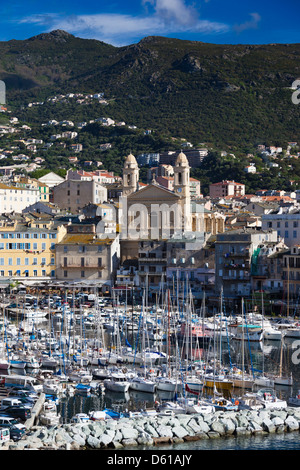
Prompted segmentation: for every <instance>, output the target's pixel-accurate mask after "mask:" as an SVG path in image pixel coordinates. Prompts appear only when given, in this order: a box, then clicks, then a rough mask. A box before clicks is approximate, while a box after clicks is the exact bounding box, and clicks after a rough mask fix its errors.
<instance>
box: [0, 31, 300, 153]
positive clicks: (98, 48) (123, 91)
mask: <svg viewBox="0 0 300 470" xmlns="http://www.w3.org/2000/svg"><path fill="white" fill-rule="evenodd" d="M299 59H300V44H267V45H218V44H208V43H202V42H197V41H185V40H179V39H172V38H165V37H157V36H155V37H146V38H144V39H143V40H141V41H140V42H139V43H137V44H132V45H129V46H126V47H114V46H112V45H109V44H105V43H103V42H101V41H97V40H91V39H81V38H78V37H75V36H73V35H71V34H69V33H67V32H65V31H61V30H56V31H52V32H50V33H43V34H39V35H37V36H34V37H32V38H29V39H26V40H22V41H20V40H11V41H7V42H1V43H0V79H2V80H4V81H5V83H6V86H7V101H8V102H9V104H11V105H12V107H13V106H15V107H17V106H20V105H21V104H22V103H23V104H26V103H27V102H28V101H31V100H33V99H39V98H43V97H46V96H49V94H51V93H59V92H62V93H64V92H88V93H93V92H99V91H102V92H104V93H105V96H106V97H108V98H109V99H110V100H112V101H111V105H110V107H109V113H110V116H111V117H113V118H114V119H120V120H124V121H126V122H132V123H134V124H136V125H137V126H138V127H141V128H151V129H156V130H157V131H159V132H163V133H165V134H167V135H170V136H176V137H182V138H187V139H188V140H191V141H193V142H194V143H195V144H197V143H199V142H206V143H209V144H212V145H214V146H215V147H218V148H222V147H226V148H232V149H235V148H238V147H239V148H243V149H245V151H247V150H249V149H251V147H252V146H253V145H255V144H257V143H270V144H274V145H276V144H281V145H284V144H285V142H288V141H298V140H299V130H298V126H299V124H298V123H299V117H300V106H299V105H298V106H297V105H295V104H293V103H292V99H291V97H292V91H291V89H290V87H291V86H292V83H293V82H294V80H296V79H297V78H300V60H299ZM107 113H108V111H107ZM31 119H34V117H33V115H32V116H31Z"/></svg>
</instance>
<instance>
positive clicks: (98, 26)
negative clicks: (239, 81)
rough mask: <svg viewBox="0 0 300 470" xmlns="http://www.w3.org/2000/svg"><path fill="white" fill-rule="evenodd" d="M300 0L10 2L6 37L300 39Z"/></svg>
mask: <svg viewBox="0 0 300 470" xmlns="http://www.w3.org/2000/svg"><path fill="white" fill-rule="evenodd" d="M299 13H300V1H299V0H284V1H282V0H281V1H279V0H273V1H271V0H251V1H250V0H239V1H233V0H132V1H126V0H111V1H108V0H106V1H104V0H64V1H62V0H60V1H59V0H51V2H43V1H41V0H27V1H20V0H10V1H6V2H3V0H2V1H1V3H0V41H9V40H11V39H28V38H30V37H32V36H35V35H37V34H40V33H44V32H50V31H52V30H55V29H62V30H64V31H67V32H69V33H71V34H74V35H75V36H77V37H81V38H86V39H98V40H100V41H103V42H106V43H108V44H112V45H114V46H125V45H129V44H135V43H137V42H139V41H140V40H141V39H143V38H144V37H146V36H164V37H172V38H178V39H187V40H192V41H203V42H208V43H215V44H270V43H298V42H300V41H299V36H300V34H299V33H300V27H299Z"/></svg>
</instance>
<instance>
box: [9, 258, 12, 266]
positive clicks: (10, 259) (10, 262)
mask: <svg viewBox="0 0 300 470" xmlns="http://www.w3.org/2000/svg"><path fill="white" fill-rule="evenodd" d="M12 264H13V260H12V258H8V265H9V266H12Z"/></svg>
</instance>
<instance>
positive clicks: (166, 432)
mask: <svg viewBox="0 0 300 470" xmlns="http://www.w3.org/2000/svg"><path fill="white" fill-rule="evenodd" d="M299 429H300V408H292V407H288V408H286V409H284V410H267V409H261V410H241V411H216V412H214V413H211V414H200V413H198V414H189V415H188V414H178V415H174V416H161V415H157V416H147V417H144V416H136V417H134V418H120V419H117V420H114V419H108V420H103V421H87V422H84V423H76V424H59V425H55V426H50V427H47V426H40V425H33V426H32V427H31V428H30V429H29V430H28V432H27V434H26V436H24V437H23V438H22V439H21V440H20V441H18V442H12V441H8V442H6V443H5V444H4V445H3V446H2V447H1V450H5V449H6V450H24V449H37V450H88V449H112V450H113V449H115V450H120V449H128V448H135V449H139V448H143V449H145V448H147V447H150V446H159V445H160V444H170V445H176V444H177V443H182V442H187V441H196V440H199V439H221V438H222V437H223V438H224V437H228V436H232V438H234V437H238V436H250V435H268V434H272V433H288V432H299Z"/></svg>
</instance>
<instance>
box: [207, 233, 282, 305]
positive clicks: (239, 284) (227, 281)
mask: <svg viewBox="0 0 300 470" xmlns="http://www.w3.org/2000/svg"><path fill="white" fill-rule="evenodd" d="M266 242H277V232H276V230H268V231H267V230H256V229H250V228H245V229H241V230H231V231H228V232H224V233H219V234H217V237H216V242H215V266H216V280H215V290H216V293H220V292H221V288H223V292H224V295H225V297H226V296H228V297H235V298H237V297H241V296H248V295H250V294H251V289H252V284H251V281H252V280H251V267H252V262H254V261H255V258H256V256H257V254H258V250H259V249H260V248H261V247H263V246H264V243H266Z"/></svg>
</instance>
